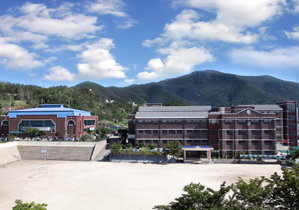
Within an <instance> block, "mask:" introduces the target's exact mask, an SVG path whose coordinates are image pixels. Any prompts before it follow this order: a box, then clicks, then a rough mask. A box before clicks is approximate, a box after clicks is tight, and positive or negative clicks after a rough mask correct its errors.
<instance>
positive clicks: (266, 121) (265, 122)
mask: <svg viewBox="0 0 299 210" xmlns="http://www.w3.org/2000/svg"><path fill="white" fill-rule="evenodd" d="M271 123H272V120H269V119H267V120H264V124H271Z"/></svg>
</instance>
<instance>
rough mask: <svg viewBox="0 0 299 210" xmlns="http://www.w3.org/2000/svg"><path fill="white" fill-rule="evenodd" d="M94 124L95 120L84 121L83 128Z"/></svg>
mask: <svg viewBox="0 0 299 210" xmlns="http://www.w3.org/2000/svg"><path fill="white" fill-rule="evenodd" d="M95 123H96V121H95V120H84V125H85V126H89V125H94V124H95Z"/></svg>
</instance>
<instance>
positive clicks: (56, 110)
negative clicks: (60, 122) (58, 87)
mask: <svg viewBox="0 0 299 210" xmlns="http://www.w3.org/2000/svg"><path fill="white" fill-rule="evenodd" d="M18 115H57V117H60V118H64V117H67V116H91V114H90V112H88V111H83V110H78V109H71V108H66V107H64V106H63V104H41V105H40V106H39V107H37V108H30V109H20V110H13V111H9V112H8V114H7V116H9V117H11V118H16V117H17V116H18Z"/></svg>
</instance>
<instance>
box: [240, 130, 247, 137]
mask: <svg viewBox="0 0 299 210" xmlns="http://www.w3.org/2000/svg"><path fill="white" fill-rule="evenodd" d="M246 134H247V132H246V130H238V135H240V136H245V135H246Z"/></svg>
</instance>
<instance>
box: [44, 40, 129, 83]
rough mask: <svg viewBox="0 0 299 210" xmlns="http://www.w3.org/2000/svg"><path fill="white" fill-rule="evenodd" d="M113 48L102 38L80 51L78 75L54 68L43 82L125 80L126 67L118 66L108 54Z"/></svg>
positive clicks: (110, 42) (109, 41) (110, 43)
mask: <svg viewBox="0 0 299 210" xmlns="http://www.w3.org/2000/svg"><path fill="white" fill-rule="evenodd" d="M113 47H114V44H113V41H112V40H111V39H107V38H102V39H100V40H99V41H97V42H95V43H92V44H87V45H86V46H85V48H86V49H85V50H84V51H82V52H81V53H80V54H79V55H77V57H78V58H80V59H81V60H82V62H81V63H79V64H78V65H77V68H78V73H77V74H73V73H71V72H70V71H69V70H67V69H65V68H63V67H60V66H59V67H55V68H52V69H50V71H51V73H50V74H49V75H45V76H44V78H43V79H45V80H54V81H55V80H56V78H58V77H59V78H60V80H61V81H63V80H66V81H78V80H88V79H90V80H97V79H107V78H116V79H125V78H127V77H126V75H125V73H124V72H125V71H126V70H127V68H126V67H123V66H121V65H119V64H118V63H117V62H116V61H115V58H114V57H113V55H112V54H111V53H110V52H109V51H110V49H112V48H113Z"/></svg>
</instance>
